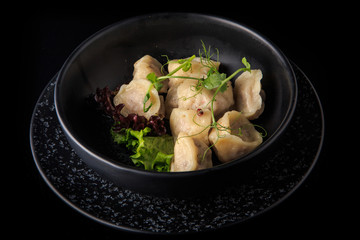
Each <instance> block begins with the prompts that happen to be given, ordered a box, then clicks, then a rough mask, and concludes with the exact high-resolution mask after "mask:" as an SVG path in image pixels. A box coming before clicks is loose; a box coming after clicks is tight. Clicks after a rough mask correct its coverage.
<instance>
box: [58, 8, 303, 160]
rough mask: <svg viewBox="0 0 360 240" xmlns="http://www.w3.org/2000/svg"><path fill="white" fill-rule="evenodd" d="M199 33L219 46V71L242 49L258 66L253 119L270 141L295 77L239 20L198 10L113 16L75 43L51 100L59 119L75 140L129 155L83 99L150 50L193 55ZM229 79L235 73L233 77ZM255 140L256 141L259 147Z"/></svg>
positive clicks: (120, 77)
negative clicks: (258, 102) (261, 106)
mask: <svg viewBox="0 0 360 240" xmlns="http://www.w3.org/2000/svg"><path fill="white" fill-rule="evenodd" d="M200 40H202V41H203V42H204V43H205V44H206V45H207V46H209V45H210V46H211V48H212V49H213V50H214V52H215V53H216V51H215V48H217V49H218V50H219V56H220V62H221V68H220V70H221V71H222V72H225V73H227V74H228V75H229V74H231V73H232V72H234V71H235V70H236V69H238V68H239V67H242V63H241V59H242V57H246V58H247V60H248V62H249V63H250V64H251V68H252V69H257V68H259V69H261V70H262V72H263V79H262V86H263V89H264V90H265V92H266V102H265V111H264V113H263V114H262V115H261V117H260V118H259V119H258V120H257V121H256V123H257V124H259V125H261V126H263V127H264V128H265V129H266V131H267V133H268V137H267V138H266V139H265V141H264V142H263V144H262V145H265V146H266V145H267V144H269V142H270V140H271V139H273V138H274V136H275V135H276V134H278V132H279V131H281V128H282V127H283V125H284V123H286V121H287V120H288V118H289V115H291V111H292V109H293V107H294V104H295V99H296V82H295V79H294V75H293V73H292V70H291V67H290V65H289V63H288V62H287V60H286V59H285V57H284V56H283V55H282V54H281V53H280V52H279V50H278V49H277V48H276V47H274V46H273V45H272V44H271V43H270V42H269V41H268V40H266V39H264V38H263V37H262V36H260V35H259V34H257V33H254V32H253V31H251V30H249V29H248V28H246V27H244V26H241V25H239V24H237V23H234V22H231V21H227V20H224V19H220V18H217V17H212V16H205V15H197V14H158V15H152V16H142V17H137V18H133V19H130V20H127V21H123V22H120V23H116V24H114V25H111V26H109V27H108V28H106V29H104V30H102V31H100V32H98V33H96V34H95V35H93V36H92V37H90V38H89V39H88V40H86V41H85V42H84V43H83V44H81V45H80V46H79V47H78V48H77V49H76V50H75V51H74V52H73V54H72V55H71V56H70V57H69V58H68V60H67V62H66V63H65V64H64V66H63V68H62V69H61V71H60V74H59V77H58V81H57V85H56V88H55V91H56V94H55V104H56V107H57V112H58V116H59V117H60V119H61V122H62V123H63V125H65V127H66V129H67V130H68V132H70V134H71V135H72V136H73V137H74V138H75V139H77V141H78V142H79V143H80V144H82V145H84V146H85V147H86V148H88V149H91V151H93V152H94V153H96V154H99V155H101V156H103V157H106V158H108V159H114V158H117V159H118V160H119V159H122V160H121V161H125V164H126V161H128V155H127V153H126V151H121V150H120V151H118V150H116V151H114V149H113V145H112V144H111V139H109V134H108V132H109V129H108V126H106V127H105V125H104V124H103V121H102V120H101V117H100V116H99V114H98V113H96V112H95V111H93V109H92V108H91V107H89V105H88V102H87V101H86V99H87V98H88V96H89V95H90V94H92V93H94V92H95V90H96V88H97V87H100V88H103V87H105V86H109V88H110V89H114V88H115V87H116V86H118V85H121V84H124V83H128V82H129V81H130V80H131V79H132V72H133V64H134V63H135V61H136V60H138V59H139V58H141V57H142V56H144V55H146V54H149V55H151V56H153V57H154V58H156V59H158V60H159V61H160V62H162V63H164V62H166V58H164V57H162V56H161V55H167V56H168V57H169V58H170V59H174V58H184V57H188V56H191V55H193V54H196V55H198V51H199V49H200V48H201V41H200ZM234 79H235V78H234ZM262 147H263V146H261V147H260V148H262Z"/></svg>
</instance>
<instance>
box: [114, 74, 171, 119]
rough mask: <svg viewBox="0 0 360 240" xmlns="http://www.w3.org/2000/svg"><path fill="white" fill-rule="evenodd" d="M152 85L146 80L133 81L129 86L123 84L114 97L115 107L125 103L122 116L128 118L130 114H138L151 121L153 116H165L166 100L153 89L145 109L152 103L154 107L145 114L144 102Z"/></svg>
mask: <svg viewBox="0 0 360 240" xmlns="http://www.w3.org/2000/svg"><path fill="white" fill-rule="evenodd" d="M150 85H151V83H150V82H149V81H148V80H145V79H138V80H136V81H131V82H130V83H129V84H123V85H122V86H121V88H120V90H119V92H118V93H117V94H116V96H115V97H114V100H113V101H114V105H115V106H117V105H119V104H120V103H123V104H124V105H125V107H124V108H123V109H122V110H121V114H123V115H124V116H127V115H128V114H130V113H136V114H138V115H140V116H144V117H146V118H147V119H149V118H150V117H151V116H152V115H157V116H165V105H164V98H163V96H160V95H159V94H158V92H157V91H156V89H155V88H154V87H152V89H151V90H150V99H149V101H148V102H147V103H146V105H145V107H148V106H149V105H150V103H152V104H153V105H152V107H151V108H150V109H149V111H148V112H146V113H145V112H144V109H143V102H144V97H145V94H146V93H147V91H148V89H149V87H150Z"/></svg>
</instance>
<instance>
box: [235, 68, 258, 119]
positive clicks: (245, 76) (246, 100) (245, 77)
mask: <svg viewBox="0 0 360 240" xmlns="http://www.w3.org/2000/svg"><path fill="white" fill-rule="evenodd" d="M262 77H263V75H262V72H261V70H251V73H250V72H244V73H242V74H241V75H240V76H239V77H238V78H237V79H236V80H235V87H234V97H235V109H236V110H237V111H239V112H241V113H242V114H243V115H244V116H245V117H246V118H248V119H250V120H252V119H256V118H258V117H259V116H260V114H261V113H262V112H263V111H264V106H265V105H264V101H263V98H264V97H265V93H264V92H263V91H262V90H261V82H260V80H261V79H262Z"/></svg>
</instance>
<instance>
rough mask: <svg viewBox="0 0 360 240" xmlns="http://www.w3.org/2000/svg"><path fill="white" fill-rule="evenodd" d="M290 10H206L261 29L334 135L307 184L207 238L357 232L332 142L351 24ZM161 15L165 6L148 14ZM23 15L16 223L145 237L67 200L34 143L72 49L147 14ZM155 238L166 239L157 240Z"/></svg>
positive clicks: (67, 233)
mask: <svg viewBox="0 0 360 240" xmlns="http://www.w3.org/2000/svg"><path fill="white" fill-rule="evenodd" d="M283 7H284V8H286V7H288V8H289V11H290V10H291V11H290V13H288V14H285V15H282V14H280V11H275V12H270V13H267V14H261V16H260V14H254V13H253V12H252V13H251V14H250V13H246V12H245V13H239V12H238V11H236V12H233V13H231V12H230V13H228V12H225V11H224V12H221V11H220V12H219V9H214V10H209V11H206V13H212V14H216V15H219V16H226V17H229V18H231V19H234V20H237V21H239V22H242V23H245V24H247V25H249V26H251V27H253V28H254V29H256V30H258V31H259V32H261V33H262V34H264V35H265V36H267V37H268V38H269V39H270V40H272V41H273V42H274V43H275V44H276V45H277V46H278V47H279V48H280V49H281V50H282V51H283V52H284V54H285V55H286V56H287V57H288V58H289V59H290V60H292V61H294V62H295V63H296V64H297V65H298V66H299V67H300V69H302V70H303V71H304V72H305V74H306V75H307V76H308V77H309V79H310V81H311V82H312V83H313V85H314V87H315V89H316V90H317V92H318V94H319V96H320V99H321V101H322V104H323V107H324V113H325V121H326V125H325V126H326V132H325V141H324V146H323V149H322V152H321V155H320V158H319V160H318V163H317V164H316V166H315V168H314V170H313V172H312V173H311V174H310V176H309V177H308V179H307V180H306V181H305V182H304V184H303V185H302V186H301V187H300V188H299V189H298V190H297V191H296V192H295V193H294V194H292V195H291V196H290V197H289V198H288V199H287V200H285V201H284V202H283V203H282V204H280V205H279V206H277V207H275V208H274V209H272V210H270V211H269V212H267V213H265V214H263V215H261V216H259V217H256V218H254V219H252V220H250V221H247V222H244V223H242V224H238V225H235V226H231V227H229V228H225V229H222V230H219V231H216V232H211V233H210V234H209V233H207V234H202V235H205V236H215V237H216V236H219V237H222V238H224V237H227V238H230V237H231V236H234V233H236V234H237V235H236V236H240V235H241V236H246V237H251V238H256V237H259V236H260V237H277V238H284V239H285V238H286V239H289V234H290V235H291V234H294V235H295V236H298V237H300V236H304V237H305V236H306V237H308V236H309V235H311V234H316V235H317V236H325V235H327V234H331V235H335V234H339V235H341V236H344V235H346V234H348V233H350V232H351V230H353V229H352V227H351V225H350V221H349V219H350V218H349V217H348V216H351V215H352V214H353V213H352V211H349V209H348V208H347V205H350V206H351V204H350V203H347V197H346V196H348V192H346V191H345V187H346V186H347V185H348V183H349V182H350V181H348V182H345V181H343V175H341V173H342V172H344V170H346V169H345V167H344V165H342V164H340V165H339V164H338V160H339V159H340V160H342V161H343V160H344V159H341V158H340V157H339V156H340V153H338V151H332V150H336V149H334V148H333V145H332V143H333V141H334V140H333V139H334V138H335V139H336V138H337V137H339V133H338V132H337V131H335V129H336V128H335V127H336V123H335V121H332V120H331V119H332V118H331V117H329V116H331V113H332V112H333V109H334V107H335V108H336V107H337V106H338V105H339V103H337V101H336V100H335V99H334V98H333V97H332V96H333V94H334V92H331V91H332V90H333V87H332V86H333V85H334V83H335V82H334V81H335V80H334V79H333V73H334V71H332V70H330V69H329V66H330V67H335V68H336V67H337V66H338V65H339V64H340V63H338V62H337V61H335V60H334V58H336V59H339V58H341V51H340V50H338V51H337V50H335V51H330V49H331V48H332V47H333V46H338V45H341V43H340V42H338V41H337V40H338V39H337V38H335V37H336V36H338V35H339V34H340V35H341V33H342V31H343V29H344V28H343V26H344V25H346V24H347V23H348V22H347V21H344V22H342V23H340V22H339V21H338V20H339V19H338V18H335V20H332V19H333V17H334V15H335V12H326V13H328V14H323V15H321V17H319V12H321V13H324V12H325V11H322V10H323V9H322V8H319V9H314V8H312V10H309V11H301V10H303V9H299V11H298V13H294V12H292V10H295V9H297V8H296V7H297V6H283ZM180 10H181V9H180ZM227 10H228V9H227ZM153 11H159V9H156V10H149V11H143V12H140V13H141V14H143V13H147V12H153ZM23 12H24V14H23V15H22V17H21V20H23V21H24V22H23V23H22V24H21V28H20V29H21V32H20V33H19V32H18V35H15V36H16V37H17V38H18V39H20V45H21V52H20V53H19V56H20V58H21V61H20V63H21V66H22V68H21V73H20V75H21V80H20V81H18V82H17V84H16V87H17V89H20V90H19V91H20V92H19V95H20V94H21V95H22V96H23V97H22V98H18V101H17V102H18V109H21V111H17V114H16V117H17V119H18V120H17V123H18V124H17V136H18V137H17V142H16V143H17V144H18V145H19V146H21V147H22V149H21V151H19V154H17V155H16V158H15V159H14V160H16V169H19V170H18V171H17V174H16V175H17V176H18V179H19V180H20V181H11V184H10V187H11V193H12V194H11V196H12V197H14V200H12V201H11V203H12V204H11V205H10V206H11V209H12V210H13V211H10V212H11V216H10V218H9V221H8V223H9V225H10V226H12V227H16V228H17V229H18V230H20V231H18V232H24V233H26V234H27V236H37V237H39V238H42V237H44V238H43V239H45V238H48V237H49V236H57V237H60V238H65V237H68V238H71V239H75V238H82V239H85V238H87V239H98V238H101V239H114V238H121V239H127V238H131V239H137V238H139V239H143V238H144V236H141V235H140V236H138V235H134V234H130V233H127V232H122V231H118V230H114V229H111V228H109V227H106V226H103V225H101V224H98V223H96V222H94V221H93V220H90V219H88V218H86V217H84V216H82V215H81V214H79V213H78V212H76V211H74V210H73V209H72V208H70V207H69V206H68V205H67V204H65V203H64V202H63V201H62V200H60V198H58V197H57V196H56V195H55V194H54V193H53V192H52V191H51V190H50V188H49V187H48V186H47V185H46V183H45V182H44V181H43V179H42V177H41V176H40V174H39V173H38V171H37V169H36V166H35V164H34V161H33V159H32V155H31V151H30V144H29V126H30V118H31V114H32V111H33V109H34V106H35V103H36V101H37V99H38V97H39V96H40V93H41V91H42V90H43V89H44V87H45V86H46V85H47V83H48V82H49V81H50V80H51V78H52V77H53V76H54V75H55V73H56V72H57V71H58V70H59V69H60V67H61V66H62V64H63V62H64V61H65V60H66V58H67V56H68V55H69V54H70V53H71V52H72V50H73V49H74V48H75V47H76V46H77V45H78V44H80V43H81V42H82V41H83V40H84V39H86V38H87V37H89V36H90V35H91V34H93V33H94V32H96V31H97V30H100V29H101V28H103V27H105V26H107V25H109V24H111V23H113V22H116V21H118V20H121V19H123V18H126V17H131V16H136V15H138V14H140V13H138V12H129V11H120V10H119V9H116V10H103V9H102V10H101V8H100V9H97V10H96V11H95V10H92V11H82V12H81V14H79V12H76V11H72V10H69V9H67V10H64V9H62V10H55V9H42V11H40V10H38V11H35V12H34V11H32V12H29V11H23ZM195 12H198V11H195ZM200 12H201V11H200ZM337 14H338V13H337ZM334 29H336V34H335V33H334ZM341 46H342V45H341ZM19 72H20V71H19ZM12 169H14V168H12ZM11 179H13V178H11ZM345 193H346V194H345ZM345 202H346V204H345ZM344 226H345V227H344ZM15 233H16V232H15ZM183 237H184V236H180V238H183ZM146 238H147V239H149V238H151V237H146ZM153 238H154V239H159V238H158V237H156V236H155V237H153Z"/></svg>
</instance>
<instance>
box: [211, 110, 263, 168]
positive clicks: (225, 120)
mask: <svg viewBox="0 0 360 240" xmlns="http://www.w3.org/2000/svg"><path fill="white" fill-rule="evenodd" d="M209 140H210V143H211V144H214V147H213V148H214V151H215V153H216V155H217V157H218V159H219V160H220V161H221V162H224V163H225V162H230V161H233V160H235V159H238V158H240V157H242V156H244V155H246V154H248V153H250V152H251V151H253V150H254V149H255V148H256V147H257V146H259V145H260V144H261V143H262V141H263V139H262V136H261V134H260V133H259V132H258V131H256V129H255V128H254V126H253V125H252V124H251V123H250V121H249V120H248V119H247V118H246V117H245V116H244V114H242V113H240V112H238V111H229V112H226V113H225V114H224V116H223V117H222V118H220V119H219V120H218V129H216V128H213V129H212V130H211V132H210V134H209Z"/></svg>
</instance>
